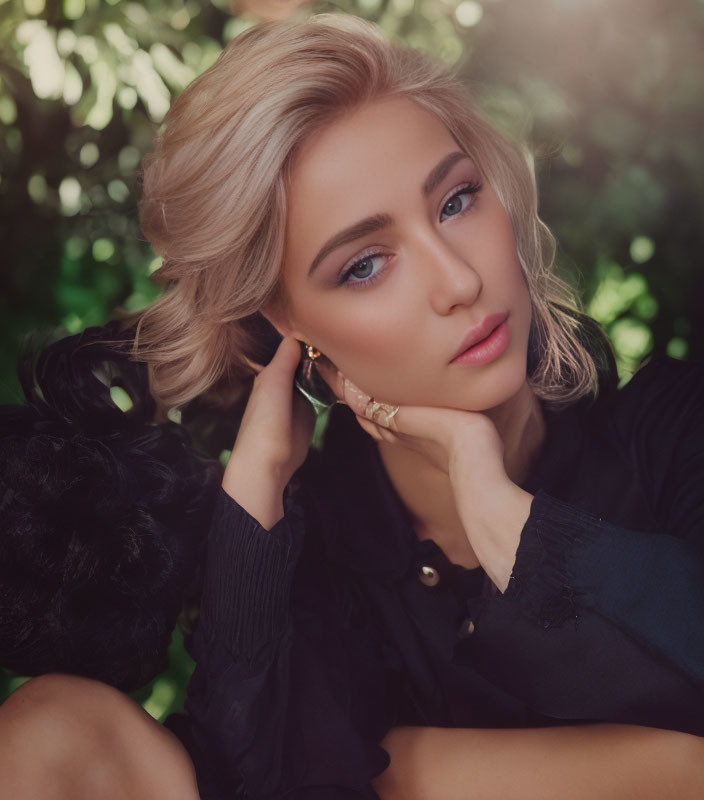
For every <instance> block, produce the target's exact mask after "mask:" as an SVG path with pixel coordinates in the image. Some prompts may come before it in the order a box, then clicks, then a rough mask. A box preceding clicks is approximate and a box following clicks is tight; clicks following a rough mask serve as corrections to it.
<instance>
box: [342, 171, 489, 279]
mask: <svg viewBox="0 0 704 800" xmlns="http://www.w3.org/2000/svg"><path fill="white" fill-rule="evenodd" d="M481 188H482V185H481V183H479V182H476V181H475V182H470V183H465V184H463V185H462V186H460V187H459V188H458V189H457V191H455V192H454V193H453V194H452V195H450V197H448V198H447V200H446V201H445V202H444V203H443V205H442V209H443V210H444V209H445V208H446V207H447V206H448V205H449V204H450V203H451V202H452V201H453V200H455V199H456V198H459V197H462V196H464V195H468V196H469V197H468V200H469V202H468V203H467V205H466V206H463V207H461V208H460V209H459V211H457V212H456V213H453V214H450V215H449V217H448V218H451V217H459V216H463V215H464V214H465V213H466V212H468V211H470V210H471V208H472V207H473V206H474V202H472V197H473V195H476V194H478V193H479V191H480V190H481ZM441 216H442V215H441ZM381 258H387V259H388V258H389V256H386V255H385V254H384V253H381V252H379V251H378V250H374V251H370V252H368V253H362V255H360V256H359V257H358V258H356V259H355V260H354V261H353V262H352V264H350V266H349V267H348V268H346V269H345V270H344V271H343V273H342V274H341V275H340V277H339V279H338V280H337V284H338V285H339V286H342V285H344V286H345V288H350V289H352V288H354V289H359V288H363V287H367V286H369V285H371V284H372V283H374V281H376V280H377V279H378V278H380V277H381V276H382V275H383V274H384V273H385V272H386V270H385V269H383V268H380V269H379V270H377V271H376V272H374V273H372V274H370V276H369V277H368V278H360V279H354V280H350V278H351V277H352V272H353V271H354V270H355V269H357V268H358V267H359V266H360V265H362V264H364V263H365V262H367V261H368V262H370V263H371V262H373V261H374V260H376V259H381Z"/></svg>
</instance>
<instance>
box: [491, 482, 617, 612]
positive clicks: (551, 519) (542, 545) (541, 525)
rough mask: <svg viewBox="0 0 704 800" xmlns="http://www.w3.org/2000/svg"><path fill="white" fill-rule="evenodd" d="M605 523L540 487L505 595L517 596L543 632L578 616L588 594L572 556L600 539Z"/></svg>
mask: <svg viewBox="0 0 704 800" xmlns="http://www.w3.org/2000/svg"><path fill="white" fill-rule="evenodd" d="M603 524H604V521H603V520H602V519H601V518H600V517H598V516H596V515H595V514H592V513H590V512H588V511H584V510H582V509H580V508H577V507H576V506H573V505H570V504H568V503H565V502H563V501H562V500H559V499H557V498H556V497H553V496H552V495H549V494H547V492H545V491H544V490H542V489H539V490H538V491H537V492H536V494H535V495H534V497H533V501H532V503H531V507H530V515H529V517H528V519H527V520H526V523H525V525H524V526H523V531H522V532H521V538H520V541H519V544H518V549H517V550H516V559H515V562H514V565H513V571H512V573H511V578H510V579H509V583H508V586H507V588H506V591H505V592H504V594H503V596H504V597H512V598H515V599H516V600H517V601H518V602H519V603H520V604H521V605H522V607H523V609H524V610H525V612H526V613H527V614H528V615H529V616H531V617H532V618H533V619H535V620H537V621H538V622H539V624H540V625H541V626H542V627H543V628H551V627H556V626H559V625H562V624H563V623H564V622H566V621H567V620H569V619H572V620H577V619H578V618H579V606H580V601H581V599H582V598H583V595H584V593H583V592H582V591H580V589H579V588H578V587H577V585H576V579H575V576H574V574H573V572H572V570H571V568H570V554H571V553H573V552H574V551H575V549H577V548H580V547H581V546H582V545H585V544H588V543H589V542H590V541H591V540H594V539H595V538H596V537H597V536H598V535H599V531H600V530H601V527H602V526H603Z"/></svg>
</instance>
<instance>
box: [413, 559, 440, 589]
mask: <svg viewBox="0 0 704 800" xmlns="http://www.w3.org/2000/svg"><path fill="white" fill-rule="evenodd" d="M418 577H419V578H420V582H421V583H422V584H424V585H425V586H437V584H438V583H439V582H440V574H439V573H438V571H437V570H436V569H434V568H433V567H429V566H427V565H425V564H424V565H423V566H422V567H421V568H420V573H419V575H418Z"/></svg>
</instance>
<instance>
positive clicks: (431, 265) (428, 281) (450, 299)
mask: <svg viewBox="0 0 704 800" xmlns="http://www.w3.org/2000/svg"><path fill="white" fill-rule="evenodd" d="M419 264H420V265H421V270H420V271H421V274H422V275H423V276H424V282H423V285H424V287H425V288H426V289H427V293H428V297H429V298H430V303H431V305H432V307H433V310H434V311H435V312H436V313H437V314H440V315H443V316H444V315H446V314H450V313H452V311H453V310H454V309H455V307H456V306H471V305H472V304H473V303H474V302H475V301H476V299H477V297H479V294H480V293H481V290H482V279H481V277H480V275H479V272H478V271H477V269H476V268H475V265H473V263H472V259H471V257H470V256H469V255H468V254H467V252H466V251H465V252H461V251H460V250H459V249H458V248H457V246H456V245H453V244H452V243H450V242H448V241H447V240H446V239H445V238H443V237H442V236H441V235H440V233H438V232H437V231H433V232H432V233H430V234H429V235H427V236H424V237H423V241H422V242H421V243H420V247H419Z"/></svg>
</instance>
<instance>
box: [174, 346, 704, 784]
mask: <svg viewBox="0 0 704 800" xmlns="http://www.w3.org/2000/svg"><path fill="white" fill-rule="evenodd" d="M544 410H545V417H546V422H547V435H546V439H545V442H544V445H543V449H542V451H541V453H540V456H539V458H538V460H537V463H536V466H535V468H534V470H533V472H532V473H531V475H530V476H529V478H528V479H527V480H526V481H525V482H524V483H523V484H522V488H523V489H525V490H526V491H528V492H530V493H531V494H533V495H534V499H533V501H532V503H531V508H530V516H529V518H528V520H527V521H526V523H525V525H524V528H523V530H522V531H521V538H520V543H519V546H518V550H517V553H516V560H515V564H514V567H513V573H512V577H511V580H510V581H509V585H508V587H507V589H506V591H505V593H503V594H502V593H500V592H499V591H498V590H496V588H495V587H494V586H493V584H492V583H491V581H490V580H489V579H488V577H487V576H486V574H485V573H484V570H483V569H482V568H481V567H478V568H476V569H466V568H464V567H462V566H459V565H456V564H453V563H451V562H450V561H449V560H448V559H447V557H446V556H445V554H444V553H443V551H442V550H441V549H440V547H439V546H438V545H437V544H436V543H435V542H434V541H432V540H424V541H420V540H418V539H417V538H416V536H415V534H414V532H413V530H412V527H411V524H410V517H409V514H408V511H407V509H406V507H405V506H404V504H403V503H402V501H401V499H400V498H399V496H398V494H397V493H396V491H395V489H394V487H393V485H392V484H391V482H390V479H389V478H388V475H387V473H386V472H385V469H384V467H383V464H382V462H381V458H380V456H379V453H378V449H377V444H376V442H375V441H374V440H373V439H372V438H371V437H370V436H368V435H367V434H366V433H365V432H364V431H363V430H362V429H361V427H360V426H359V425H358V423H357V421H356V420H355V418H354V415H353V414H352V412H351V411H350V409H349V408H347V407H346V406H341V405H338V406H336V407H335V410H334V412H333V415H332V418H331V422H330V427H329V429H328V431H327V436H326V442H325V447H324V448H323V451H322V452H321V453H319V452H317V451H315V450H311V451H310V453H309V455H308V458H307V460H306V462H305V464H304V465H303V466H302V467H301V469H300V470H299V471H298V472H297V473H296V475H295V476H294V479H293V480H292V481H291V483H290V484H289V486H288V487H287V490H286V493H285V497H284V508H285V516H284V517H283V518H282V519H281V520H279V521H278V522H277V523H276V524H275V525H274V526H273V527H272V528H271V530H269V531H267V530H265V529H264V528H263V527H262V526H261V525H260V524H259V523H258V522H257V521H256V520H255V519H254V518H253V517H252V516H250V515H249V514H248V513H247V512H246V511H245V510H244V509H243V508H242V507H241V506H240V505H239V504H238V503H236V502H235V501H234V500H233V499H232V498H230V497H229V496H228V495H227V494H226V493H225V492H224V491H223V490H220V493H219V497H218V502H217V508H216V513H215V515H214V518H213V523H212V527H211V530H210V533H209V542H208V558H207V564H206V579H205V581H206V582H205V588H204V593H203V597H202V606H201V616H200V621H199V625H198V627H197V629H196V632H195V634H194V637H193V641H192V643H191V644H192V653H193V656H194V658H195V659H196V669H195V671H194V674H193V677H192V679H191V682H190V684H189V687H188V696H187V700H186V705H185V713H184V714H174V715H171V717H169V719H168V720H167V725H168V726H169V727H170V728H172V729H173V730H174V731H175V732H176V733H177V734H178V735H179V736H180V737H181V738H182V739H183V741H184V743H185V744H186V747H187V748H188V749H189V751H190V753H191V756H192V757H193V759H194V762H195V765H196V771H197V775H198V780H199V787H200V792H201V796H202V798H203V800H225V798H231V797H233V796H235V791H236V787H237V786H238V784H239V783H240V781H242V782H243V785H244V787H246V792H247V794H246V796H247V797H251V798H268V799H269V800H274V799H275V798H276V799H278V798H283V797H286V798H306V800H308V799H309V798H310V799H313V798H318V797H320V798H323V797H324V798H330V800H333V798H334V799H335V800H337V799H338V798H340V799H341V798H352V799H354V798H356V799H359V798H376V797H377V795H376V793H375V792H374V791H373V790H372V789H371V787H370V786H369V781H370V780H371V778H372V777H374V776H375V775H377V774H379V773H380V772H382V771H383V770H384V769H385V767H386V766H387V765H388V763H389V758H388V754H387V753H386V751H385V750H383V749H382V748H381V747H380V746H379V742H380V741H381V739H382V738H383V736H384V735H385V733H386V732H387V731H388V729H389V728H390V727H392V726H395V725H402V724H406V725H433V726H449V727H534V726H542V725H558V724H574V723H577V722H586V721H604V722H619V723H633V724H640V725H651V726H655V727H660V728H671V729H678V730H682V731H688V732H691V733H696V734H699V735H704V634H703V633H702V627H701V620H702V618H703V617H704V365H702V364H698V363H694V362H682V361H677V360H675V359H672V358H669V357H659V358H654V359H652V360H651V361H649V362H648V363H647V364H646V365H644V366H642V367H641V368H640V369H639V370H638V371H637V372H636V374H635V375H634V376H633V377H632V378H631V380H630V381H629V382H628V383H627V384H626V385H625V386H624V387H623V388H622V389H621V390H619V391H618V392H617V393H615V394H612V395H606V396H602V397H601V398H600V399H599V400H597V401H596V402H592V401H590V400H589V399H583V400H582V401H580V402H578V403H577V404H575V405H573V406H571V407H570V408H568V409H566V410H563V411H561V412H550V411H548V410H547V409H544ZM423 566H425V567H432V569H434V570H435V571H436V572H437V576H439V580H438V581H437V582H436V581H435V580H434V579H433V576H434V573H432V572H430V576H431V580H428V578H427V575H428V573H429V571H428V570H425V573H424V572H423V571H422V570H421V568H422V567H423ZM421 578H423V579H421ZM432 584H434V585H432ZM470 623H471V624H470Z"/></svg>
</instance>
